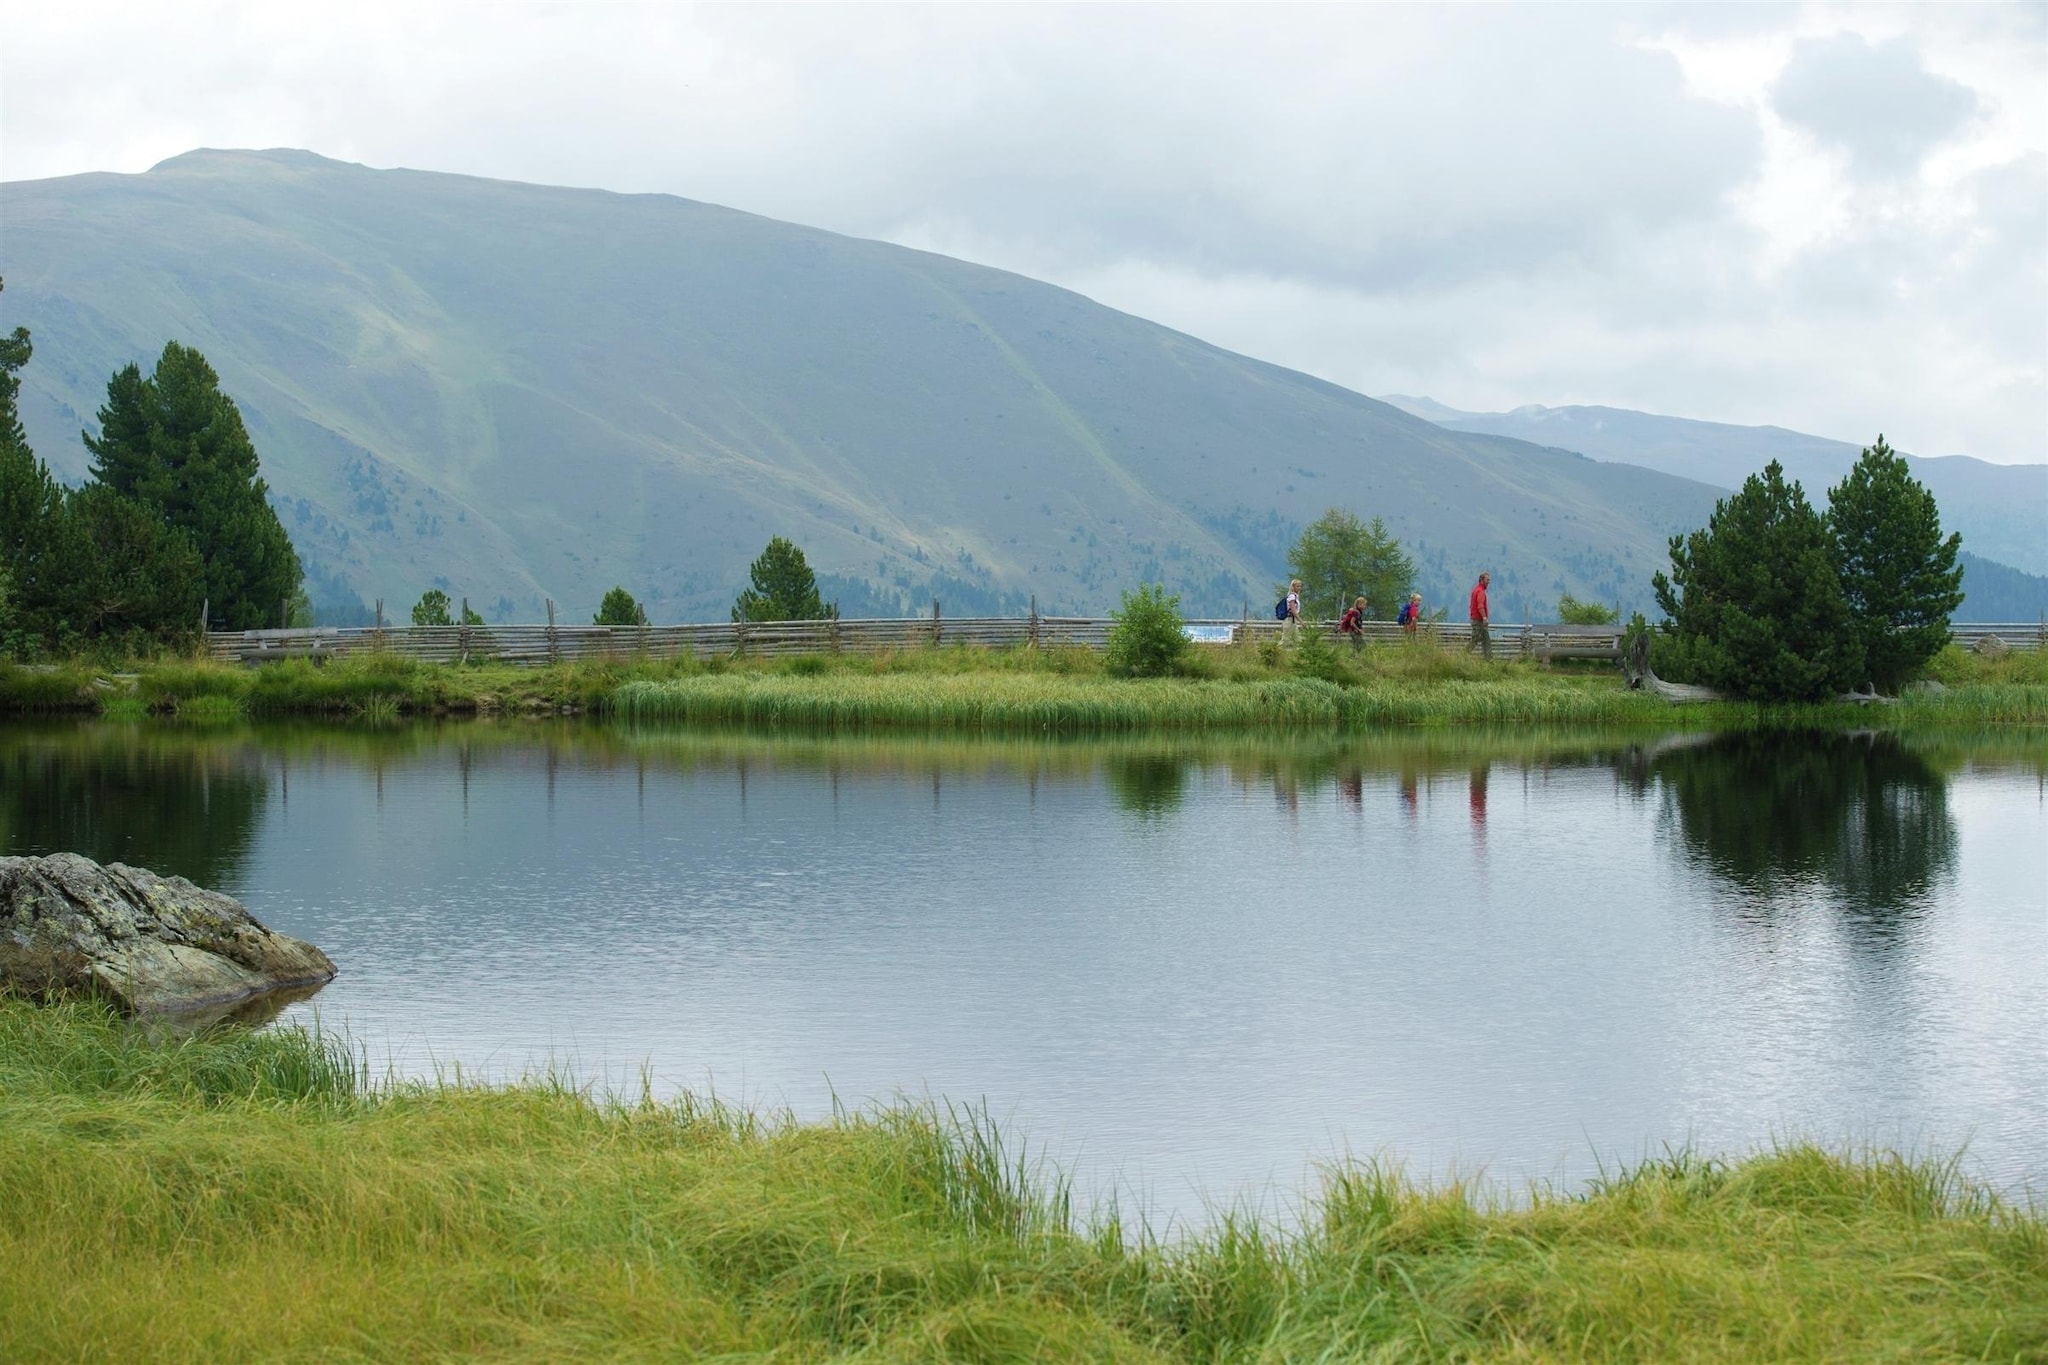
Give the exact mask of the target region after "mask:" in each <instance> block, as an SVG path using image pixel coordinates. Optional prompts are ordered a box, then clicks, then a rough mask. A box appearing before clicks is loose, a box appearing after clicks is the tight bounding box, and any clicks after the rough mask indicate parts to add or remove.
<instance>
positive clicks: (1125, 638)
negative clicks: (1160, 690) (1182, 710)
mask: <svg viewBox="0 0 2048 1365" xmlns="http://www.w3.org/2000/svg"><path fill="white" fill-rule="evenodd" d="M1112 615H1113V616H1114V618H1115V620H1116V624H1115V625H1113V626H1111V627H1110V628H1109V647H1108V649H1107V650H1106V651H1105V653H1104V656H1103V664H1102V666H1103V669H1104V671H1106V672H1108V673H1110V674H1112V675H1114V676H1116V677H1119V678H1163V677H1165V676H1166V675H1167V674H1169V673H1171V672H1173V671H1174V669H1175V667H1176V666H1177V665H1179V663H1180V661H1181V660H1182V658H1183V657H1185V655H1186V654H1187V649H1188V635H1187V630H1186V624H1187V623H1186V622H1185V621H1184V620H1182V618H1181V614H1180V598H1179V597H1177V596H1174V595H1171V594H1169V593H1168V592H1167V591H1166V589H1165V588H1164V587H1161V586H1160V585H1158V584H1154V583H1142V584H1140V585H1139V586H1138V590H1137V591H1136V592H1126V593H1125V594H1124V595H1123V604H1122V605H1121V606H1120V607H1118V608H1117V610H1116V611H1115V612H1114V613H1112Z"/></svg>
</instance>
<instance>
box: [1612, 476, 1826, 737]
mask: <svg viewBox="0 0 2048 1365" xmlns="http://www.w3.org/2000/svg"><path fill="white" fill-rule="evenodd" d="M1652 587H1653V588H1654V590H1655V592H1656V595H1657V605H1658V606H1659V607H1661V608H1662V609H1663V611H1664V613H1665V615H1666V616H1668V617H1670V619H1671V624H1672V628H1673V630H1674V631H1675V633H1676V634H1677V635H1678V636H1679V638H1680V639H1681V640H1683V641H1685V642H1686V644H1687V647H1688V649H1689V651H1690V655H1691V658H1692V659H1693V661H1694V670H1695V672H1696V673H1697V675H1698V677H1697V681H1699V682H1702V683H1705V684H1707V685H1708V686H1710V687H1716V688H1719V689H1721V690H1722V691H1724V692H1727V693H1730V694H1731V695H1734V696H1738V697H1745V698H1753V699H1756V700H1759V701H1818V700H1821V699H1822V698H1825V697H1829V696H1832V695H1834V694H1836V693H1839V692H1841V691H1842V690H1843V689H1844V688H1846V687H1848V686H1849V685H1850V684H1851V683H1852V682H1854V681H1856V679H1857V678H1858V677H1859V675H1860V673H1861V669H1862V664H1863V650H1862V646H1861V643H1860V641H1859V639H1858V637H1857V635H1856V633H1855V632H1854V631H1853V630H1852V629H1850V628H1849V604H1848V599H1847V598H1846V596H1845V595H1844V594H1843V592H1842V584H1841V579H1840V578H1839V577H1838V575H1837V573H1836V570H1835V564H1834V544H1833V540H1832V538H1831V537H1830V535H1829V534H1828V527H1827V523H1826V522H1825V521H1824V520H1823V519H1822V518H1821V516H1820V514H1819V513H1817V512H1815V511H1814V510H1813V508H1812V507H1811V506H1810V505H1808V503H1807V501H1806V494H1805V492H1804V491H1803V490H1801V488H1800V487H1799V485H1798V484H1797V483H1787V482H1786V481H1785V472H1784V470H1783V469H1782V468H1780V467H1779V465H1778V464H1777V462H1776V461H1773V462H1772V463H1771V464H1770V466H1769V467H1768V468H1766V469H1765V470H1764V472H1763V473H1762V474H1753V475H1751V476H1750V477H1749V479H1748V481H1747V482H1745V483H1744V484H1743V485H1742V489H1741V491H1740V492H1738V493H1736V494H1734V495H1733V496H1731V497H1728V498H1724V499H1722V500H1721V501H1720V502H1718V503H1716V504H1715V505H1714V513H1713V516H1712V517H1710V518H1709V519H1708V521H1707V525H1706V526H1705V528H1704V529H1702V530H1698V531H1694V532H1693V533H1692V534H1690V535H1686V536H1673V537H1672V538H1671V574H1670V576H1669V577H1668V578H1667V577H1666V576H1665V575H1664V574H1663V573H1662V572H1659V573H1658V574H1657V575H1656V577H1655V578H1654V579H1653V580H1652Z"/></svg>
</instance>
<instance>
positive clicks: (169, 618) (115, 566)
mask: <svg viewBox="0 0 2048 1365" xmlns="http://www.w3.org/2000/svg"><path fill="white" fill-rule="evenodd" d="M64 520H65V526H64V544H63V552H62V557H61V562H63V563H65V564H67V565H68V566H69V571H70V575H71V582H70V583H69V584H68V585H67V586H66V589H65V591H64V593H63V597H62V600H63V602H64V604H65V606H66V608H67V612H66V619H67V622H68V624H69V626H70V627H71V628H72V629H73V630H75V631H77V632H78V633H79V634H81V635H83V636H86V637H87V638H92V639H102V640H119V641H123V642H125V643H128V644H131V645H132V644H135V643H138V642H139V641H140V640H142V639H143V638H145V637H149V638H155V639H159V640H167V639H172V638H175V637H179V636H185V635H190V634H192V633H194V632H195V631H196V630H197V628H198V625H199V604H200V601H201V595H202V592H203V589H204V585H205V566H204V565H203V564H202V563H201V561H200V557H199V552H198V551H197V550H196V549H194V548H193V545H192V539H191V537H190V536H188V535H187V534H186V533H185V532H184V531H182V530H180V529H178V528H177V527H175V526H171V525H169V524H167V523H166V522H165V521H164V520H163V518H162V517H160V516H158V515H157V514H156V511H155V509H153V508H151V507H149V506H147V505H145V504H143V503H140V502H137V501H136V500H135V499H133V498H124V497H122V496H121V495H120V494H118V493H116V492H115V491H114V490H113V489H111V488H108V487H107V486H106V485H104V484H87V485H86V486H85V487H84V488H81V489H79V490H78V491H77V492H75V493H73V494H71V495H70V497H69V498H68V499H67V505H66V508H65V519H64Z"/></svg>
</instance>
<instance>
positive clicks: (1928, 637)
mask: <svg viewBox="0 0 2048 1365" xmlns="http://www.w3.org/2000/svg"><path fill="white" fill-rule="evenodd" d="M1828 530H1829V532H1830V533H1831V534H1832V535H1833V537H1834V548H1835V568H1836V572H1837V573H1839V574H1840V575H1841V579H1842V592H1843V594H1844V596H1846V597H1847V598H1848V602H1849V613H1850V617H1851V619H1852V621H1853V625H1854V630H1855V632H1856V636H1857V639H1858V640H1859V642H1860V643H1861V645H1862V647H1863V671H1864V676H1865V677H1867V678H1868V679H1869V680H1870V681H1871V682H1872V683H1873V684H1875V685H1876V686H1878V687H1880V688H1882V689H1884V690H1885V691H1887V692H1891V691H1896V690H1897V689H1898V687H1899V685H1900V684H1902V683H1904V682H1906V681H1907V680H1908V679H1909V678H1911V677H1912V675H1913V672H1914V670H1916V669H1918V668H1919V667H1920V666H1921V665H1922V664H1924V663H1926V662H1927V661H1928V660H1929V659H1931V658H1933V657H1934V656H1935V654H1936V653H1937V652H1938V651H1939V650H1940V649H1941V647H1942V646H1943V645H1944V644H1946V643H1948V618H1949V613H1950V612H1952V611H1954V610H1955V609H1956V608H1957V607H1958V606H1960V605H1962V601H1963V592H1962V585H1963V571H1962V569H1961V568H1960V567H1959V566H1958V565H1957V564H1956V552H1957V551H1958V550H1960V549H1961V548H1962V544H1963V538H1962V537H1961V536H1959V535H1953V534H1952V535H1950V536H1949V537H1948V538H1947V539H1946V540H1944V539H1942V535H1941V513H1940V511H1939V509H1937V508H1936V507H1935V505H1934V495H1933V494H1932V493H1929V492H1928V491H1927V490H1926V489H1925V488H1924V487H1922V486H1921V485H1920V483H1919V482H1918V481H1917V480H1916V479H1914V477H1913V474H1912V471H1911V469H1909V468H1908V467H1907V464H1906V461H1905V457H1904V456H1902V455H1899V454H1898V453H1897V452H1895V451H1894V450H1893V449H1892V448H1891V447H1890V446H1888V445H1886V444H1885V440H1884V437H1883V436H1879V437H1878V438H1877V444H1876V445H1874V446H1870V447H1867V448H1866V449H1865V450H1864V452H1863V457H1862V458H1861V459H1859V460H1857V462H1856V467H1855V468H1853V469H1851V470H1850V471H1849V476H1848V477H1847V478H1845V479H1843V480H1842V482H1840V483H1838V484H1836V485H1835V486H1834V487H1833V488H1832V489H1830V490H1828Z"/></svg>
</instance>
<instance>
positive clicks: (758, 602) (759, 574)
mask: <svg viewBox="0 0 2048 1365" xmlns="http://www.w3.org/2000/svg"><path fill="white" fill-rule="evenodd" d="M748 574H749V577H750V578H751V580H752V582H753V586H752V587H750V588H748V589H747V590H746V591H745V592H742V593H741V594H740V595H739V599H738V600H737V601H735V602H734V603H733V606H732V619H733V620H735V621H827V620H832V619H834V618H836V617H837V616H838V615H839V608H838V606H837V605H836V604H833V603H828V602H826V601H825V600H824V598H822V597H820V596H819V595H818V576H817V575H816V574H814V573H812V572H811V566H810V565H809V564H808V563H807V562H805V560H804V552H803V551H802V550H800V549H798V548H797V547H796V545H795V544H794V543H792V542H790V541H788V540H785V539H783V538H782V537H781V536H776V537H775V538H774V539H772V540H770V541H769V542H768V548H767V549H765V550H763V551H761V556H760V558H758V559H756V560H755V561H754V562H753V564H752V565H751V566H750V568H749V570H748Z"/></svg>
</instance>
